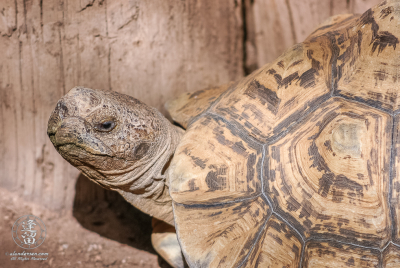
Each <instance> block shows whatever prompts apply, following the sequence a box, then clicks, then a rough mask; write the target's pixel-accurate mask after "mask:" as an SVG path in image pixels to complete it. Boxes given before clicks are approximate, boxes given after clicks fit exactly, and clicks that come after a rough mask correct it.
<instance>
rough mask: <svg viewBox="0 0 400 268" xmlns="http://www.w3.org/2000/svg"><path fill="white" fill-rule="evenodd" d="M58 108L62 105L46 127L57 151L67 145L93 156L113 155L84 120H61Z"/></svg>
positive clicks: (61, 116)
mask: <svg viewBox="0 0 400 268" xmlns="http://www.w3.org/2000/svg"><path fill="white" fill-rule="evenodd" d="M60 107H61V109H62V107H63V105H57V107H56V109H55V110H54V111H53V113H52V115H51V116H50V119H49V123H48V126H47V135H48V136H49V138H50V140H51V142H52V143H53V145H54V147H55V148H56V149H57V151H58V150H59V148H60V147H61V146H64V145H67V144H69V145H75V146H77V147H79V148H81V149H84V150H85V151H87V152H88V153H91V154H94V155H108V156H112V155H113V153H112V151H111V150H110V149H109V148H108V147H107V146H106V145H105V144H104V143H103V142H102V141H101V140H99V139H98V138H96V137H95V135H93V133H92V131H91V130H90V125H89V124H88V123H87V122H86V121H85V120H84V119H82V118H80V117H78V116H71V117H65V118H63V117H64V116H63V113H62V111H60V110H59V108H60Z"/></svg>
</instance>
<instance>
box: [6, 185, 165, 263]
mask: <svg viewBox="0 0 400 268" xmlns="http://www.w3.org/2000/svg"><path fill="white" fill-rule="evenodd" d="M28 214H31V215H34V216H37V217H39V218H40V219H41V220H42V221H43V223H44V224H45V226H46V229H47V235H46V239H45V241H44V242H43V244H42V245H40V246H39V247H38V248H36V249H23V248H20V247H19V246H18V245H16V244H15V242H14V241H13V238H12V226H13V224H14V222H15V221H16V220H17V219H18V218H19V217H21V216H24V215H28ZM150 237H151V218H150V217H149V216H147V215H145V214H143V213H142V212H140V211H138V210H136V209H135V208H133V207H132V206H130V205H129V204H128V203H126V202H125V201H124V200H123V199H122V198H120V197H119V196H114V198H113V201H112V202H105V201H103V202H101V203H98V204H85V205H81V206H80V207H75V208H74V211H71V212H67V213H63V215H60V213H59V212H54V211H49V210H46V209H43V208H42V207H39V206H37V205H34V204H30V203H28V202H25V201H23V200H22V199H21V198H18V197H17V196H16V195H15V194H13V193H10V192H8V191H6V190H4V189H0V267H1V268H12V267H29V268H36V267H40V268H42V267H84V268H91V267H149V268H150V267H162V268H167V267H169V266H168V264H167V263H166V262H165V261H164V260H162V259H161V258H160V257H159V256H157V254H156V252H155V251H154V249H153V248H152V246H151V241H150ZM24 252H25V253H48V255H47V256H18V255H15V256H12V254H14V253H22V254H23V253H24ZM12 257H16V260H11V258H12ZM32 257H35V258H46V260H32V259H31V258H32ZM26 258H27V259H29V260H22V259H26Z"/></svg>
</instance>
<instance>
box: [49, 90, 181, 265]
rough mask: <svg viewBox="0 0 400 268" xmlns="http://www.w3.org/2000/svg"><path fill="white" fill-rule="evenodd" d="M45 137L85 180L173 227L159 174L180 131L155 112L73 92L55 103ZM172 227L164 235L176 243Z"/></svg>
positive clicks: (120, 99)
mask: <svg viewBox="0 0 400 268" xmlns="http://www.w3.org/2000/svg"><path fill="white" fill-rule="evenodd" d="M47 134H48V136H49V138H50V140H51V142H52V143H53V145H54V147H55V148H56V150H57V151H58V152H59V153H60V154H61V156H62V157H63V158H64V159H65V160H67V161H68V162H69V163H70V164H72V165H73V166H75V167H76V168H78V169H79V170H80V171H82V173H83V174H85V175H86V176H87V177H88V178H89V179H91V180H92V181H94V182H95V183H97V184H99V185H101V186H102V187H104V188H106V189H109V190H114V191H117V192H119V193H120V194H121V195H122V196H123V197H124V198H125V199H126V200H127V201H128V202H129V203H131V204H132V205H133V206H135V207H136V208H138V209H140V210H141V211H143V212H145V213H147V214H149V215H151V216H154V217H156V218H157V219H160V220H162V221H164V222H166V223H168V224H170V225H174V219H173V213H172V204H171V197H170V195H169V189H168V183H167V178H166V176H165V175H164V173H165V172H166V170H167V169H168V165H169V161H170V160H171V158H172V156H173V154H174V151H175V148H176V146H177V145H178V143H179V141H180V138H181V136H182V135H183V134H184V130H182V129H180V128H178V127H176V126H174V125H172V124H171V123H170V122H169V121H168V120H167V119H166V118H165V117H164V116H163V115H162V114H161V113H160V112H158V111H157V110H156V109H154V108H151V107H149V106H147V105H145V104H144V103H142V102H140V101H138V100H136V99H134V98H132V97H130V96H127V95H124V94H120V93H117V92H113V91H103V90H93V89H89V88H83V87H75V88H73V89H71V90H70V91H69V92H68V94H67V95H65V96H64V97H63V98H61V99H60V100H59V101H58V103H57V106H56V108H55V110H54V111H53V113H52V115H51V117H50V119H49V123H48V129H47ZM165 174H166V173H165ZM171 228H172V229H171ZM171 228H169V229H171V230H172V231H171V230H166V231H165V232H169V233H171V235H173V236H175V240H176V235H175V231H174V228H173V227H172V226H171ZM156 239H157V238H156ZM158 244H159V243H153V245H155V248H156V250H157V251H163V253H164V252H168V249H166V248H160V246H158ZM164 244H165V243H164ZM176 244H177V240H176ZM161 245H162V243H161ZM175 246H178V247H179V244H177V245H175ZM175 248H176V247H175ZM164 255H165V254H163V256H164ZM175 255H176V254H175ZM167 257H168V256H167ZM174 258H175V259H176V256H175V257H174ZM166 259H167V261H168V258H166ZM170 263H171V262H170ZM180 263H183V261H182V260H181V261H180Z"/></svg>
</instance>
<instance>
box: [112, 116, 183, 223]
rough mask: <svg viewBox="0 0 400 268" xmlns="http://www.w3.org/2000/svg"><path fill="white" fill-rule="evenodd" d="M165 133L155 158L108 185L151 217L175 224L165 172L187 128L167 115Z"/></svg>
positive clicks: (164, 121) (152, 156) (164, 125)
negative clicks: (174, 122)
mask: <svg viewBox="0 0 400 268" xmlns="http://www.w3.org/2000/svg"><path fill="white" fill-rule="evenodd" d="M162 127H163V129H164V130H165V131H163V134H162V136H161V137H159V140H160V141H161V142H160V146H159V148H158V150H156V151H155V152H153V153H152V155H151V160H150V161H149V162H148V163H145V164H142V166H141V167H140V168H138V167H137V166H135V167H134V168H132V170H128V171H127V172H126V171H124V172H126V173H124V174H121V175H118V176H112V177H113V178H110V179H109V180H108V185H109V186H108V187H107V188H109V189H111V190H115V191H117V192H118V193H120V194H121V195H122V196H123V197H124V198H125V200H127V201H128V202H129V203H131V204H132V205H133V206H135V207H136V208H138V209H140V210H142V211H144V212H145V213H147V214H149V215H150V216H153V217H156V218H158V219H160V220H163V221H165V222H167V223H169V224H171V225H174V220H173V213H172V203H171V197H170V195H169V188H168V183H167V178H166V176H165V175H164V173H166V170H167V168H168V165H169V162H170V160H171V158H172V156H173V154H174V152H175V149H176V147H177V146H178V144H179V141H180V139H181V137H182V136H183V134H184V130H183V129H181V128H179V127H176V126H174V125H172V124H171V123H170V122H169V121H168V120H167V119H165V118H163V126H162Z"/></svg>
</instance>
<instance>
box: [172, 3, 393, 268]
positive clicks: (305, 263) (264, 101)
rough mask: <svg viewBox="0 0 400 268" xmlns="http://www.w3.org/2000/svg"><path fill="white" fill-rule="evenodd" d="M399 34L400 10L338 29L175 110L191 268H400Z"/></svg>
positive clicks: (178, 197) (184, 241)
mask: <svg viewBox="0 0 400 268" xmlns="http://www.w3.org/2000/svg"><path fill="white" fill-rule="evenodd" d="M399 24H400V1H384V2H383V3H381V4H380V5H378V6H376V7H374V8H372V9H370V10H368V11H367V12H365V13H364V14H363V15H361V16H353V15H341V16H336V17H333V18H331V19H330V20H328V21H327V22H325V23H324V24H323V25H322V26H320V27H319V28H318V29H317V30H316V31H314V32H313V33H312V34H311V35H310V36H309V37H308V38H307V39H306V40H305V41H304V42H303V43H301V44H297V45H295V46H293V47H292V48H290V49H289V50H288V51H286V52H285V53H284V54H283V55H282V56H280V57H279V58H278V59H277V60H276V61H275V62H273V63H271V64H267V65H265V66H264V67H262V68H261V69H259V70H257V71H255V72H254V73H252V74H251V75H249V76H248V77H245V78H243V79H242V80H240V81H238V82H236V83H234V84H230V85H226V86H223V87H221V88H217V89H211V90H208V91H201V92H196V93H194V94H187V95H185V96H183V97H181V99H180V101H182V98H183V99H184V100H185V102H186V103H185V105H181V106H179V105H178V106H177V105H176V103H174V105H169V106H170V111H172V112H171V114H172V116H173V117H176V118H178V120H177V121H178V122H179V123H181V124H182V125H183V126H187V131H186V134H185V135H184V137H183V139H182V141H181V143H180V144H179V146H178V148H177V150H176V153H175V156H174V158H173V160H172V162H171V166H170V169H169V174H168V175H169V179H170V194H171V197H172V199H173V207H174V216H175V224H176V228H177V234H178V237H179V241H180V244H181V247H182V251H183V253H184V255H185V257H186V260H187V261H188V264H189V265H190V266H191V267H239V266H240V267H257V266H259V267H287V268H288V267H351V266H355V267H399V266H400V237H399V236H400V228H399V225H400V202H399V197H400V172H398V170H399V169H400V153H398V152H400V151H399V150H400V146H399V145H400V135H399V133H400V131H399V130H400V124H399V121H400V120H399V117H400V115H399V111H400V102H399V97H400V96H399V92H400V91H399V90H400V87H399V85H400V84H399V78H400V77H399V72H398V70H399V68H400V61H399V60H400V52H399V48H398V43H399V39H398V38H400V27H399V26H398V25H399ZM196 98H197V99H198V101H194V99H196ZM192 100H193V101H192ZM167 108H168V105H167ZM180 113H181V114H183V115H181V116H179V114H180Z"/></svg>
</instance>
